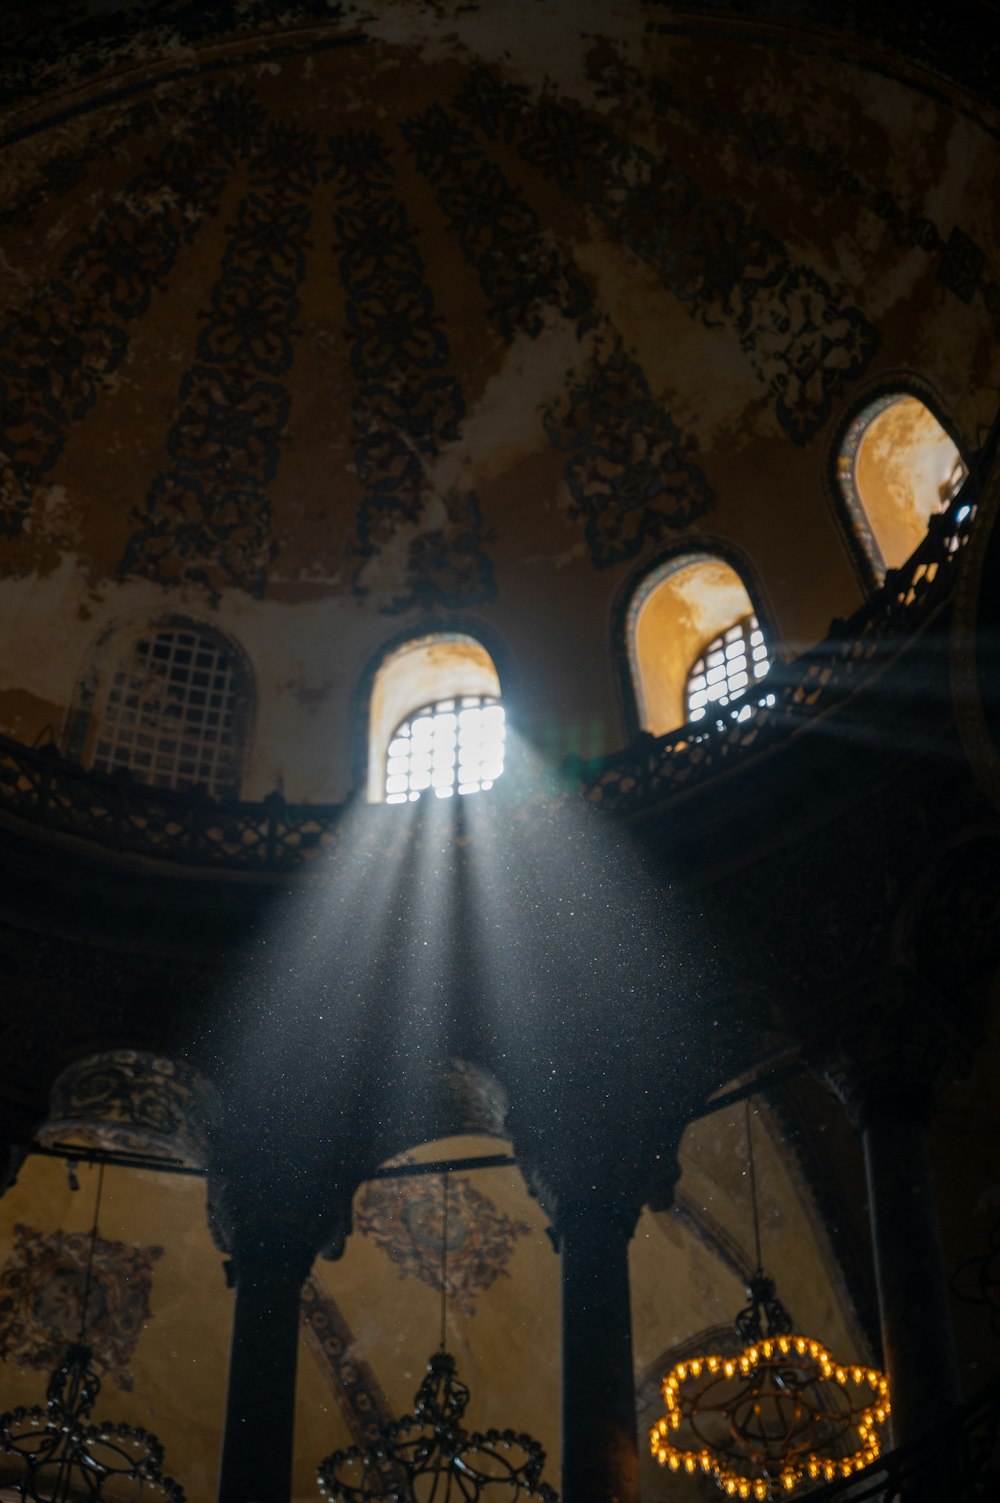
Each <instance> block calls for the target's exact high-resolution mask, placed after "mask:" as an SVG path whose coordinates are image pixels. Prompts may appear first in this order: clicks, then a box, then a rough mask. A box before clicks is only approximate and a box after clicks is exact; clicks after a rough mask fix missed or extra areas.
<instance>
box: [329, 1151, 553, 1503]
mask: <svg viewBox="0 0 1000 1503" xmlns="http://www.w3.org/2000/svg"><path fill="white" fill-rule="evenodd" d="M447 1270H448V1175H447V1174H445V1175H444V1176H443V1195H442V1231H441V1342H440V1346H439V1348H438V1350H437V1351H436V1352H434V1353H433V1355H432V1356H431V1357H430V1358H429V1360H428V1363H427V1373H426V1376H425V1377H424V1380H423V1382H422V1383H421V1384H420V1387H419V1388H418V1389H417V1393H416V1397H415V1399H414V1404H413V1413H412V1414H406V1415H404V1416H403V1418H402V1419H400V1420H395V1421H392V1422H390V1423H389V1424H386V1425H383V1426H382V1427H381V1429H380V1430H379V1432H378V1438H377V1440H376V1441H375V1443H374V1445H372V1446H369V1447H368V1448H367V1449H365V1450H363V1449H362V1448H361V1447H359V1446H351V1447H350V1448H349V1449H347V1450H340V1451H334V1452H333V1454H332V1455H331V1456H327V1457H326V1458H325V1460H323V1461H321V1462H320V1464H319V1467H318V1469H317V1477H318V1479H319V1490H320V1493H321V1494H322V1496H323V1497H324V1498H329V1499H330V1500H331V1503H374V1500H376V1499H381V1500H385V1503H480V1500H481V1503H493V1500H494V1499H495V1500H497V1503H500V1500H501V1499H502V1500H505V1503H513V1500H515V1499H517V1498H520V1497H531V1498H540V1499H541V1500H542V1503H559V1500H558V1495H557V1494H556V1493H555V1492H554V1491H553V1489H552V1488H551V1487H550V1486H549V1485H548V1483H547V1482H543V1481H542V1480H541V1475H542V1470H543V1468H544V1466H545V1450H544V1448H543V1447H542V1445H541V1444H540V1443H539V1442H538V1441H537V1440H534V1439H533V1438H532V1437H531V1436H530V1435H523V1434H520V1435H518V1434H515V1433H514V1431H513V1430H486V1431H479V1430H473V1431H468V1430H466V1429H465V1428H464V1427H463V1425H462V1423H461V1421H462V1416H463V1415H464V1413H465V1409H466V1406H467V1404H468V1402H469V1390H468V1388H467V1387H466V1386H465V1384H464V1383H462V1382H461V1381H460V1380H459V1377H458V1370H457V1367H456V1363H455V1359H454V1357H453V1356H452V1355H451V1353H450V1352H447V1351H445V1321H446V1314H447V1298H448V1283H447Z"/></svg>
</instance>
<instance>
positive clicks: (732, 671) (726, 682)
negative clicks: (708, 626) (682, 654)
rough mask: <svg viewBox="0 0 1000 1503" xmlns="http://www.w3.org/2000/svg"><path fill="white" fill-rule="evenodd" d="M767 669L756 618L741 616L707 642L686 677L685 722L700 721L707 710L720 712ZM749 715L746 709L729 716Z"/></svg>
mask: <svg viewBox="0 0 1000 1503" xmlns="http://www.w3.org/2000/svg"><path fill="white" fill-rule="evenodd" d="M769 667H770V662H769V660H768V656H767V644H766V643H765V641H764V633H763V632H762V631H761V629H760V623H759V621H758V620H757V617H756V616H745V617H744V618H743V620H742V621H737V622H736V624H735V626H731V627H730V628H729V630H728V631H724V632H723V633H722V635H721V636H719V637H716V638H715V641H714V642H709V644H708V646H707V647H706V648H705V650H704V652H703V653H702V655H701V657H700V658H699V659H698V661H697V662H696V663H695V664H694V666H693V667H692V669H691V672H690V673H689V674H688V681H687V714H688V720H689V721H690V720H703V719H704V718H705V716H706V715H707V714H708V712H709V710H711V709H716V708H717V709H723V708H725V707H726V706H727V705H729V704H731V703H732V701H733V700H735V699H739V698H740V697H741V696H742V695H744V694H745V693H746V691H747V689H749V688H750V687H751V685H753V684H755V683H756V682H757V681H758V679H762V678H763V677H764V675H765V673H766V672H767V670H768V668H769ZM744 712H745V713H746V714H747V715H749V714H750V706H749V705H745V706H744V707H743V709H741V710H739V711H736V710H731V711H730V712H729V714H730V715H737V714H738V715H739V716H740V718H742V717H743V714H744Z"/></svg>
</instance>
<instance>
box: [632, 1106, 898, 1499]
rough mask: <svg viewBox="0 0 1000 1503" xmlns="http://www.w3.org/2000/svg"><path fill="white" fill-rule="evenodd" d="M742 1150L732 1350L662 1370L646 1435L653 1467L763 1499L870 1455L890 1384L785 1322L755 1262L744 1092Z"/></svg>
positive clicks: (841, 1472) (852, 1466)
mask: <svg viewBox="0 0 1000 1503" xmlns="http://www.w3.org/2000/svg"><path fill="white" fill-rule="evenodd" d="M747 1151H748V1161H749V1170H750V1187H751V1201H752V1206H753V1223H754V1240H755V1246H756V1255H757V1259H756V1269H755V1271H754V1273H753V1275H752V1277H751V1279H750V1281H749V1284H748V1286H747V1296H748V1301H749V1302H748V1304H747V1305H746V1307H745V1308H744V1309H743V1310H741V1311H740V1313H739V1315H737V1317H736V1320H735V1322H734V1325H735V1330H736V1335H737V1338H738V1341H739V1344H740V1346H741V1350H739V1351H738V1352H737V1353H735V1354H732V1355H730V1354H724V1353H712V1354H706V1355H703V1356H697V1357H691V1358H688V1359H687V1360H685V1361H682V1362H678V1363H677V1364H676V1365H675V1366H674V1367H673V1368H672V1369H671V1371H670V1372H669V1373H667V1375H666V1377H665V1378H664V1379H663V1385H662V1392H663V1401H664V1406H665V1413H664V1414H663V1415H662V1416H661V1418H660V1419H659V1420H657V1422H656V1424H655V1425H653V1426H652V1428H651V1429H650V1432H649V1439H650V1446H651V1449H652V1453H653V1455H654V1457H655V1458H656V1460H657V1461H658V1462H659V1463H660V1465H661V1466H667V1467H669V1468H670V1470H671V1471H674V1472H688V1473H693V1472H697V1471H702V1472H705V1473H707V1474H708V1475H710V1476H713V1477H714V1478H715V1480H716V1482H717V1483H718V1485H719V1487H720V1488H721V1489H722V1491H723V1492H724V1493H726V1494H727V1495H728V1496H729V1497H734V1498H753V1499H756V1500H758V1503H770V1500H773V1499H775V1498H778V1497H781V1496H782V1495H787V1494H788V1493H790V1492H792V1491H793V1490H794V1489H795V1488H797V1487H798V1486H799V1484H800V1483H802V1482H807V1481H820V1480H822V1481H831V1480H833V1479H834V1478H836V1477H849V1476H850V1475H851V1474H852V1473H853V1472H856V1471H859V1470H860V1469H861V1468H862V1467H865V1466H868V1465H869V1464H870V1463H871V1462H873V1461H875V1460H876V1459H877V1457H878V1455H879V1451H880V1446H881V1440H880V1429H881V1426H882V1425H883V1424H884V1423H885V1420H886V1418H887V1416H888V1414H889V1385H888V1382H887V1380H886V1378H885V1376H884V1375H883V1374H882V1373H880V1372H878V1371H876V1369H875V1368H871V1367H867V1366H862V1365H858V1364H857V1363H846V1364H844V1363H839V1362H837V1360H836V1359H835V1358H834V1357H832V1356H831V1355H830V1353H829V1352H828V1351H827V1350H826V1348H825V1347H824V1346H823V1345H822V1344H821V1343H820V1342H819V1341H816V1340H814V1339H813V1338H812V1337H809V1336H803V1335H800V1334H797V1333H796V1332H795V1331H794V1328H793V1324H792V1320H791V1317H790V1316H789V1314H788V1311H787V1310H786V1309H785V1307H784V1305H783V1304H782V1303H781V1301H780V1299H779V1298H778V1295H777V1291H776V1288H775V1285H774V1282H773V1280H772V1279H770V1278H768V1277H767V1275H766V1274H765V1273H764V1271H763V1268H762V1265H761V1255H760V1224H759V1218H758V1212H757V1187H756V1178H755V1173H754V1162H753V1138H752V1132H751V1124H750V1111H749V1101H748V1103H747Z"/></svg>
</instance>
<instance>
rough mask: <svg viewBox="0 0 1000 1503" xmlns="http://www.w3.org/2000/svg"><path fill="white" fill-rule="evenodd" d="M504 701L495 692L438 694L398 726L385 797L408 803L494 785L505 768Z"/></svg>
mask: <svg viewBox="0 0 1000 1503" xmlns="http://www.w3.org/2000/svg"><path fill="white" fill-rule="evenodd" d="M503 754H504V713H503V705H502V704H501V703H500V701H499V700H498V699H496V698H494V697H493V696H492V695H487V694H472V695H464V696H462V697H461V698H455V699H439V700H436V701H435V702H434V703H433V704H429V705H424V706H423V707H422V708H421V709H419V710H415V711H414V712H413V714H412V715H408V716H407V718H406V719H405V720H404V721H403V722H402V724H401V725H399V726H398V727H397V728H396V731H395V733H394V735H393V737H392V739H391V741H390V742H389V752H388V756H387V757H386V764H385V801H386V803H387V804H405V803H407V802H411V801H413V800H415V799H418V798H419V797H420V795H421V794H422V793H424V792H425V791H426V790H429V789H433V790H434V793H435V794H436V795H437V797H438V798H451V797H452V795H453V794H456V793H479V792H480V791H481V790H483V789H485V788H492V786H493V784H494V783H495V782H496V780H497V778H498V777H499V776H500V774H501V773H502V772H503Z"/></svg>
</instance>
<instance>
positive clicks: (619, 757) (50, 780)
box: [0, 479, 976, 873]
mask: <svg viewBox="0 0 1000 1503" xmlns="http://www.w3.org/2000/svg"><path fill="white" fill-rule="evenodd" d="M975 512H976V504H975V499H974V492H973V486H972V481H971V479H970V480H969V481H967V482H966V484H965V485H964V486H963V488H962V490H961V491H960V492H959V494H958V495H957V496H956V497H955V500H954V501H953V502H952V504H951V506H950V507H949V508H948V510H947V512H944V513H942V514H941V515H940V516H936V517H934V518H932V520H931V523H930V526H929V528H928V532H927V536H926V537H925V539H924V540H923V542H922V543H921V545H920V546H919V547H918V548H917V549H916V551H915V552H914V553H913V555H912V556H911V558H910V559H909V560H908V561H907V563H906V564H904V565H903V567H902V568H901V569H896V570H893V571H892V572H891V573H890V574H889V575H887V577H886V580H885V583H884V584H883V586H882V588H881V589H880V590H878V591H876V592H875V594H874V595H873V596H872V597H871V598H870V599H869V600H868V601H867V602H866V603H865V605H864V606H863V607H862V608H861V609H860V610H859V611H858V612H857V613H856V614H855V615H853V616H851V617H850V619H849V620H846V621H838V622H835V623H834V625H833V627H832V629H831V632H830V635H829V636H828V637H827V638H826V640H825V641H824V642H822V643H821V644H820V645H819V646H818V647H816V648H814V649H812V650H811V651H810V652H808V653H806V654H805V655H804V656H803V657H801V658H799V659H798V660H797V661H796V662H795V663H793V664H780V665H775V667H773V668H772V670H771V672H770V673H769V674H768V675H767V677H766V678H765V679H763V680H762V681H761V683H760V684H759V685H758V686H756V688H755V690H754V693H753V694H752V695H747V696H745V697H744V698H743V699H742V700H740V701H739V702H738V704H737V706H736V708H735V710H734V712H733V718H731V719H729V720H721V719H720V720H718V721H716V722H715V723H714V724H707V723H706V722H704V721H702V722H699V723H698V725H697V726H696V727H693V726H684V727H682V728H681V729H680V730H677V731H673V732H671V733H670V734H669V735H666V736H660V737H653V736H650V735H648V734H643V735H640V736H639V737H637V738H636V740H635V741H634V742H633V743H632V744H631V745H630V746H629V747H627V748H626V749H625V750H624V751H622V752H618V753H615V754H613V755H611V756H610V757H606V758H604V759H602V761H601V762H600V763H599V764H598V765H597V767H596V769H595V768H594V767H593V766H592V765H590V766H588V767H587V768H586V769H584V767H583V766H582V765H577V766H575V767H574V766H567V769H566V770H567V772H568V774H569V779H568V781H569V783H570V784H571V785H572V784H573V783H575V784H576V785H577V787H578V788H579V791H580V792H581V793H582V794H583V795H584V796H585V797H586V798H588V799H589V800H590V801H591V802H593V803H595V804H600V805H601V806H602V807H605V808H608V809H613V810H616V811H620V812H622V813H629V812H631V811H632V810H635V809H640V808H646V807H650V806H652V805H655V804H658V803H660V802H661V801H662V800H663V799H665V798H669V797H670V796H671V795H672V794H674V793H677V792H679V791H680V790H681V789H684V788H686V787H688V786H691V785H694V784H696V783H700V782H702V781H703V780H705V779H708V778H711V777H712V776H713V775H715V774H717V773H719V772H722V771H724V770H726V769H727V768H729V767H731V766H732V765H734V764H735V763H736V762H738V761H743V760H744V759H745V758H747V757H748V756H750V755H753V754H756V753H759V752H762V751H764V750H766V749H768V748H770V747H772V746H775V745H778V744H780V743H781V742H783V741H786V740H787V739H788V738H789V737H790V736H792V735H794V734H796V733H798V732H800V731H802V730H804V729H806V728H808V726H809V725H810V724H811V723H814V722H815V721H816V719H817V718H818V716H819V715H820V714H822V713H824V712H826V711H827V710H830V709H832V708H834V707H835V706H836V705H838V704H839V703H841V702H842V701H844V700H845V699H847V698H848V697H849V696H850V695H851V694H852V693H853V692H854V691H855V690H857V689H858V688H859V687H860V686H861V685H863V684H864V683H866V682H868V681H869V680H871V679H872V678H873V677H874V676H875V675H876V674H877V673H878V672H879V671H880V669H881V668H882V667H884V666H885V665H886V664H888V663H889V662H891V661H892V659H893V658H895V657H896V656H897V655H898V654H899V652H900V651H902V650H903V649H904V648H905V646H906V644H907V643H909V642H911V641H912V640H913V638H914V637H915V636H916V635H917V634H918V633H919V631H920V629H921V628H922V626H923V625H924V624H925V623H926V622H927V621H928V620H929V618H930V617H931V616H932V615H933V614H934V612H935V610H936V609H937V608H938V606H939V605H941V604H942V602H943V601H944V600H946V599H947V597H948V595H949V593H950V591H951V587H952V583H953V578H954V574H955V564H956V561H957V559H958V557H959V556H960V554H961V552H962V550H963V549H964V547H965V546H966V544H967V542H968V539H969V535H970V529H971V527H972V525H973V521H974V517H975ZM561 786H563V787H565V786H566V780H565V779H564V780H561ZM345 807H346V806H345V805H341V804H302V805H295V804H287V803H286V802H285V800H284V799H283V798H282V797H281V796H280V795H279V794H277V793H274V794H271V795H270V796H269V797H268V798H266V799H264V800H262V801H261V802H258V803H251V802H245V801H238V800H232V801H227V800H217V799H211V798H209V797H208V796H207V795H205V794H203V793H200V792H199V791H198V790H194V791H189V792H172V791H170V790H167V789H159V788H151V787H148V786H146V785H144V784H141V783H138V782H136V781H135V780H134V779H133V778H132V777H131V776H130V775H129V774H128V773H126V772H119V773H111V774H106V773H96V772H91V771H89V770H88V769H86V768H84V767H82V766H80V765H79V764H78V763H75V762H70V761H67V760H66V759H65V758H64V757H62V756H61V755H60V753H59V752H58V750H57V749H56V748H55V747H41V748H34V747H26V746H22V745H21V744H20V743H18V742H16V741H12V740H10V739H9V738H7V737H2V736H0V817H2V816H8V817H10V816H13V818H14V819H15V820H28V821H31V823H32V824H33V825H34V826H36V827H37V826H39V825H41V826H44V827H46V828H47V829H50V830H52V831H53V832H58V833H59V834H61V835H69V836H77V837H80V838H82V839H84V840H88V841H95V842H99V843H101V844H102V845H104V846H107V847H110V848H113V849H115V850H119V851H127V852H130V853H132V854H134V855H137V856H146V857H153V858H155V859H158V860H166V861H173V862H183V863H187V864H190V865H196V866H201V867H209V868H213V867H214V868H219V869H225V870H232V871H256V872H261V873H266V872H277V871H283V870H287V869H290V868H293V867H295V866H298V865H300V864H301V863H303V862H304V861H307V860H308V859H310V858H311V857H313V856H315V855H316V854H318V853H319V852H321V851H323V850H325V849H329V848H331V847H333V846H335V845H336V843H337V841H338V838H339V834H340V827H341V824H342V820H343V816H344V812H345ZM386 812H387V813H398V811H395V810H394V811H386Z"/></svg>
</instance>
